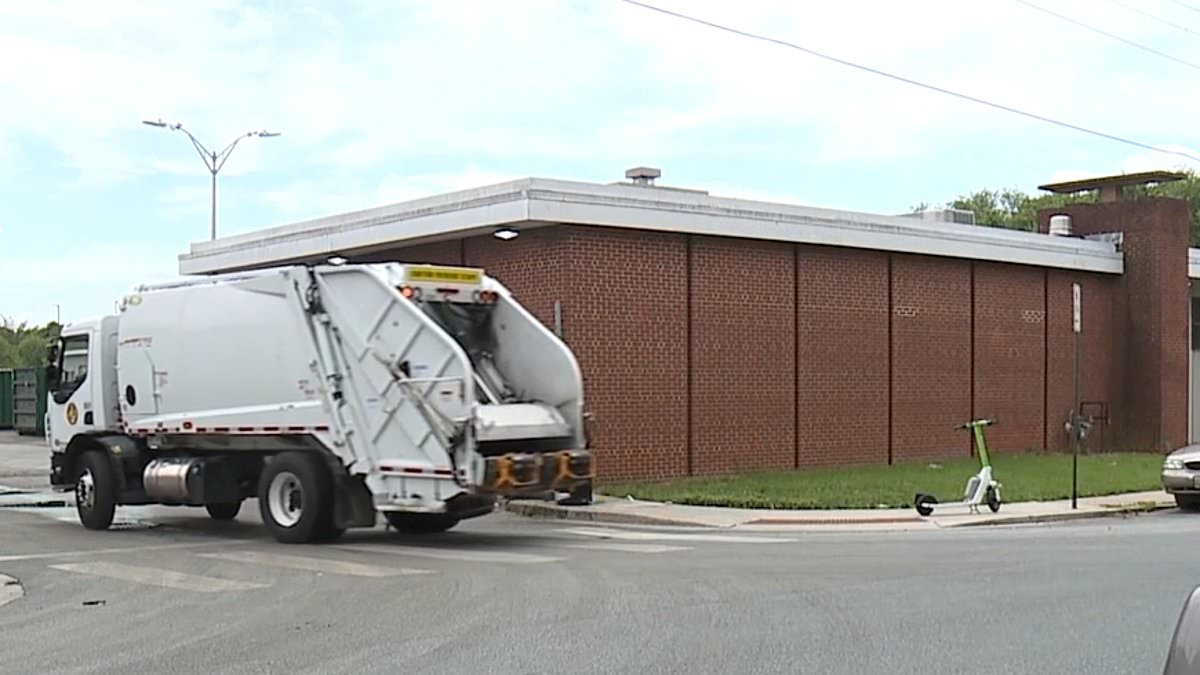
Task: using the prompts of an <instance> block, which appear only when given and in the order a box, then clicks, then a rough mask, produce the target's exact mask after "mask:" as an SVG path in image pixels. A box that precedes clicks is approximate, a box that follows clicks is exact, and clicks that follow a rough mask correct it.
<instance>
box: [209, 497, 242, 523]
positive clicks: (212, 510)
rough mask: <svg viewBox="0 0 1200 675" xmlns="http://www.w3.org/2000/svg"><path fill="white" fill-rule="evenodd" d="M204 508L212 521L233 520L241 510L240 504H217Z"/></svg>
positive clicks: (238, 502) (237, 502) (239, 502)
mask: <svg viewBox="0 0 1200 675" xmlns="http://www.w3.org/2000/svg"><path fill="white" fill-rule="evenodd" d="M204 508H205V510H206V511H208V515H209V516H211V517H212V519H213V520H233V519H234V518H237V514H238V511H241V510H242V502H241V501H236V502H219V503H216V504H205V505H204Z"/></svg>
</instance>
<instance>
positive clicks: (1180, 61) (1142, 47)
mask: <svg viewBox="0 0 1200 675" xmlns="http://www.w3.org/2000/svg"><path fill="white" fill-rule="evenodd" d="M1016 2H1019V3H1021V4H1022V5H1025V6H1026V7H1029V8H1031V9H1036V10H1037V11H1039V12H1045V13H1046V14H1049V15H1050V16H1052V17H1055V18H1056V19H1061V20H1062V21H1066V22H1067V23H1069V24H1073V25H1076V26H1079V27H1080V28H1083V29H1084V30H1090V31H1092V32H1093V33H1097V34H1099V35H1103V36H1105V37H1108V38H1112V39H1113V40H1116V41H1118V42H1123V43H1125V44H1127V45H1129V46H1130V47H1134V48H1136V49H1140V50H1142V51H1144V52H1148V53H1150V54H1154V55H1155V56H1161V57H1162V58H1164V59H1169V60H1171V61H1174V62H1175V63H1178V64H1181V65H1185V66H1187V67H1188V68H1195V69H1196V70H1200V64H1197V63H1192V62H1191V61H1185V60H1184V59H1181V58H1178V57H1175V56H1171V55H1170V54H1168V53H1166V52H1160V51H1158V50H1157V49H1155V48H1153V47H1147V46H1146V45H1144V44H1141V43H1138V42H1134V41H1133V40H1127V39H1125V38H1123V37H1121V36H1120V35H1114V34H1112V33H1110V32H1108V31H1106V30H1101V29H1099V28H1096V27H1095V26H1091V25H1088V24H1086V23H1084V22H1082V21H1076V20H1075V19H1072V18H1071V17H1069V16H1066V15H1063V14H1059V13H1058V12H1055V11H1053V10H1050V9H1046V8H1045V7H1042V6H1041V5H1037V4H1034V3H1032V2H1029V0H1016Z"/></svg>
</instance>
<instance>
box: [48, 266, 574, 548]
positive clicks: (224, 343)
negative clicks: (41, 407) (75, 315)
mask: <svg viewBox="0 0 1200 675" xmlns="http://www.w3.org/2000/svg"><path fill="white" fill-rule="evenodd" d="M49 371H50V372H49V375H50V382H51V387H50V389H51V391H50V395H49V396H50V400H49V402H48V413H47V417H48V419H49V425H48V427H47V437H48V442H49V444H50V450H51V482H52V483H53V484H55V485H60V486H74V489H75V494H76V502H77V507H76V508H77V510H78V513H79V518H80V521H81V522H82V523H83V524H84V525H85V526H86V527H88V528H92V529H106V528H108V527H109V525H111V523H112V520H113V516H114V508H115V506H117V505H121V504H156V503H157V504H170V505H187V506H204V507H206V508H207V510H208V512H209V514H210V515H211V516H212V517H214V518H217V519H229V518H233V517H235V516H236V515H237V513H238V511H239V509H240V507H241V504H242V501H243V500H245V499H247V498H250V497H257V499H258V502H259V510H260V512H261V515H262V519H263V522H264V523H265V524H266V526H267V527H268V528H269V529H270V530H271V531H272V533H273V534H274V535H275V537H276V538H278V539H279V540H281V541H285V542H309V541H322V540H330V539H333V538H336V537H338V536H340V535H341V533H342V532H344V531H345V530H346V529H347V528H349V527H371V526H374V525H375V523H376V514H377V513H382V514H383V515H384V517H385V518H386V520H387V521H388V522H389V523H390V524H391V525H392V526H394V527H395V528H396V529H398V530H401V531H409V532H428V531H441V530H445V529H447V528H449V527H452V526H453V525H454V524H456V523H457V522H459V521H460V520H463V519H466V518H471V517H476V516H481V515H484V514H487V513H490V512H491V511H492V510H493V509H494V508H495V504H496V502H497V500H499V499H503V498H521V497H546V496H548V495H551V494H553V493H567V495H568V497H567V498H566V500H565V501H567V502H569V503H586V502H587V501H590V499H591V485H592V474H593V462H592V455H591V453H590V451H589V450H588V449H587V440H586V434H585V429H584V422H585V414H584V411H583V382H582V377H581V375H580V372H579V366H578V363H577V361H576V359H575V356H574V355H573V354H572V352H571V351H570V349H568V348H567V346H566V345H565V344H564V343H563V342H562V341H561V340H560V339H559V338H558V337H557V336H556V335H554V333H553V332H551V331H549V330H547V329H546V327H545V326H543V325H542V324H541V323H540V322H539V321H538V320H537V319H536V318H534V317H533V316H532V315H531V314H530V313H529V312H528V311H526V310H525V308H523V307H522V306H521V305H520V304H519V303H518V302H517V301H516V300H515V299H514V298H513V296H512V295H511V294H510V293H509V292H508V290H507V289H506V288H505V287H504V286H503V285H502V284H500V283H499V282H498V281H497V280H495V279H493V278H491V277H489V276H487V275H486V274H485V273H484V271H483V270H479V269H474V268H458V267H441V266H431V265H408V264H398V263H382V264H364V265H357V264H351V265H321V266H304V265H297V266H289V267H280V268H273V269H268V270H262V271H256V272H248V273H242V274H226V275H220V276H214V277H208V278H204V279H198V280H190V281H184V282H179V283H174V284H165V285H160V286H152V287H142V288H139V289H138V290H137V292H135V293H134V294H132V295H130V296H128V297H126V298H125V300H124V302H123V303H122V305H121V309H120V313H119V314H117V315H115V316H106V317H103V318H101V319H99V320H96V321H92V322H88V323H80V324H75V325H72V326H68V327H66V328H65V329H64V330H63V332H62V335H61V337H60V339H59V342H58V345H57V347H56V349H55V350H54V354H53V355H52V361H51V364H50V365H49Z"/></svg>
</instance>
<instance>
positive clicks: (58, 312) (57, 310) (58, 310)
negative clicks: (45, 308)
mask: <svg viewBox="0 0 1200 675" xmlns="http://www.w3.org/2000/svg"><path fill="white" fill-rule="evenodd" d="M54 323H56V324H58V325H60V326H61V325H62V305H60V304H58V303H57V302H56V303H54Z"/></svg>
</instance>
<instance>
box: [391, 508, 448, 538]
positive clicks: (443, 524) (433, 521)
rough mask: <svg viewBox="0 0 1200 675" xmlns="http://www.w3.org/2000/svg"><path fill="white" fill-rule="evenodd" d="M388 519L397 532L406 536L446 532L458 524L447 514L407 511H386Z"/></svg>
mask: <svg viewBox="0 0 1200 675" xmlns="http://www.w3.org/2000/svg"><path fill="white" fill-rule="evenodd" d="M383 517H384V518H386V519H387V521H388V525H391V526H392V527H394V528H395V529H396V531H397V532H403V533H404V534H434V533H437V532H445V531H446V530H449V529H450V528H452V527H454V526H455V525H457V524H458V518H455V517H454V516H451V515H449V514H445V513H407V512H405V511H384V512H383Z"/></svg>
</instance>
